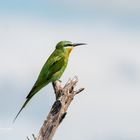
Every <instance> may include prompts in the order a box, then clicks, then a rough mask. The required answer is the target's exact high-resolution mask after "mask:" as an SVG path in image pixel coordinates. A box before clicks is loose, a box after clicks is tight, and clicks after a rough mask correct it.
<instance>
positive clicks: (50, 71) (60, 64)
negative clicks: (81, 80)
mask: <svg viewBox="0 0 140 140" xmlns="http://www.w3.org/2000/svg"><path fill="white" fill-rule="evenodd" d="M64 64H65V58H64V57H61V58H60V59H59V60H56V61H54V62H53V63H52V65H51V66H50V67H49V69H48V73H47V75H46V79H47V80H51V79H52V78H53V76H54V75H55V73H57V72H58V71H60V70H61V69H62V67H63V66H64Z"/></svg>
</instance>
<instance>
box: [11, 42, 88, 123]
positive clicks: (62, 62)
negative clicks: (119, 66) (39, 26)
mask: <svg viewBox="0 0 140 140" xmlns="http://www.w3.org/2000/svg"><path fill="white" fill-rule="evenodd" d="M80 45H85V43H72V42H70V41H60V42H59V43H58V44H57V45H56V48H55V50H54V52H53V53H52V54H51V55H50V57H49V58H48V59H47V61H46V63H45V64H44V66H43V67H42V69H41V71H40V74H39V76H38V78H37V80H36V82H35V84H34V86H33V87H32V89H31V91H30V92H29V94H28V95H27V97H26V101H25V103H24V104H23V106H22V107H21V109H20V110H19V112H18V114H17V115H16V117H15V118H14V120H13V122H15V120H16V119H17V117H18V115H19V114H20V112H21V111H22V110H23V108H24V107H25V106H26V105H27V103H28V102H29V101H30V100H31V98H32V97H33V96H34V95H35V94H36V93H37V92H38V91H39V90H41V89H42V88H43V87H44V86H46V85H48V84H49V83H50V82H54V81H56V80H59V78H60V77H61V75H62V74H63V72H64V70H65V68H66V66H67V63H68V59H69V55H70V53H71V51H72V49H73V48H74V47H76V46H80Z"/></svg>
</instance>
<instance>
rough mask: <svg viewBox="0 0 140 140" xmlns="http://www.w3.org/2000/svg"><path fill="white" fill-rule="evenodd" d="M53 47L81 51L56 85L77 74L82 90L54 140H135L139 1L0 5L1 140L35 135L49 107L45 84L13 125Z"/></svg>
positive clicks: (36, 0)
mask: <svg viewBox="0 0 140 140" xmlns="http://www.w3.org/2000/svg"><path fill="white" fill-rule="evenodd" d="M60 40H70V41H72V42H85V43H87V44H88V45H87V46H83V47H77V48H75V49H74V50H73V52H72V54H71V56H70V61H69V64H68V67H67V70H66V71H65V73H64V74H63V76H62V78H61V80H62V81H63V83H65V82H66V81H67V80H68V79H69V78H70V77H71V78H72V77H74V76H75V75H77V76H78V78H79V83H78V85H77V88H78V87H85V91H84V92H82V93H81V94H79V95H77V97H75V99H74V100H73V102H72V104H71V106H70V108H69V110H68V114H67V116H66V118H65V120H64V121H63V123H62V124H61V126H60V127H59V129H58V130H57V132H56V134H55V137H54V140H65V139H67V140H85V139H86V140H118V139H119V140H139V139H140V1H139V0H117V1H115V0H112V1H110V0H98V1H97V0H77V1H75V0H70V1H64V0H59V1H54V0H51V1H47V0H3V1H2V0H0V97H1V98H0V139H3V140H19V139H20V140H25V139H26V136H29V137H31V134H32V133H34V134H37V133H38V131H39V129H40V127H41V125H42V122H43V120H44V119H45V118H46V116H47V114H48V112H49V110H50V107H51V105H52V103H53V102H54V94H53V89H52V86H51V84H50V85H48V86H47V87H45V88H44V89H43V90H41V91H40V92H39V93H38V95H36V96H35V97H34V98H33V99H32V101H31V102H30V103H29V104H28V106H27V107H26V109H24V110H23V112H22V113H21V114H20V116H19V118H18V119H17V121H16V122H15V124H14V125H12V120H13V118H14V117H15V115H16V113H17V112H18V111H19V109H20V107H21V105H22V104H23V102H24V101H25V97H26V96H27V94H28V92H29V91H30V89H31V88H32V85H33V84H34V82H35V80H36V78H37V76H38V73H39V71H40V69H41V67H42V65H43V64H44V62H45V61H46V59H47V58H48V56H49V55H50V54H51V52H52V51H53V50H54V48H55V45H56V43H57V42H58V41H60Z"/></svg>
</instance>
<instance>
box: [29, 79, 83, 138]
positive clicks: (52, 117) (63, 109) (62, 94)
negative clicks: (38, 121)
mask: <svg viewBox="0 0 140 140" xmlns="http://www.w3.org/2000/svg"><path fill="white" fill-rule="evenodd" d="M77 82H78V78H77V77H74V78H73V79H72V80H68V82H67V83H66V84H65V85H64V87H62V85H61V81H56V82H54V83H53V88H54V92H55V96H56V100H55V102H54V104H53V105H52V108H51V110H50V112H49V114H48V117H47V118H46V120H45V121H44V123H43V125H42V127H41V129H40V131H39V134H38V135H37V137H35V136H34V135H33V138H34V140H52V138H53V136H54V134H55V132H56V129H57V128H58V126H59V125H60V123H61V122H62V121H63V119H64V118H65V116H66V114H67V109H68V107H69V105H70V103H71V102H72V100H73V98H74V96H75V95H77V94H78V93H80V92H81V91H83V90H84V88H80V89H79V90H75V86H76V84H77ZM28 139H29V138H28Z"/></svg>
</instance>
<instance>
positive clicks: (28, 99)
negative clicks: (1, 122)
mask: <svg viewBox="0 0 140 140" xmlns="http://www.w3.org/2000/svg"><path fill="white" fill-rule="evenodd" d="M30 99H31V97H30V98H26V101H25V103H24V104H23V105H22V107H21V109H20V110H19V112H18V114H17V115H16V117H15V118H14V120H13V123H14V122H15V121H16V119H17V117H18V116H19V114H20V112H21V111H22V110H23V108H24V107H25V106H26V105H27V103H28V102H29V101H30Z"/></svg>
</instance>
